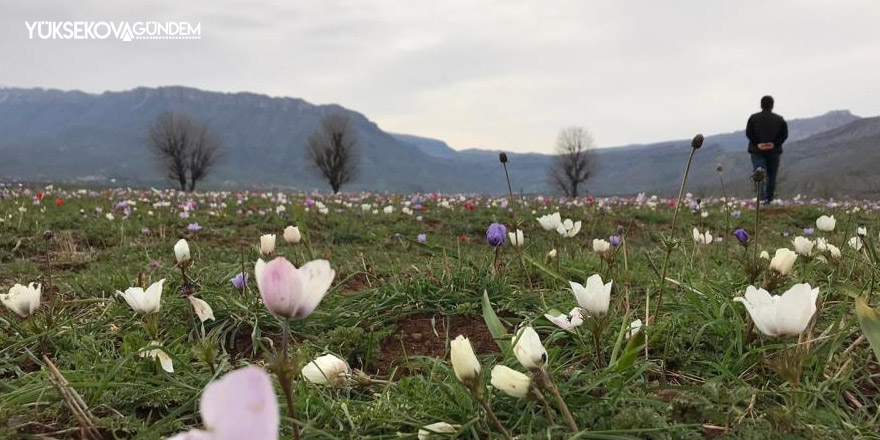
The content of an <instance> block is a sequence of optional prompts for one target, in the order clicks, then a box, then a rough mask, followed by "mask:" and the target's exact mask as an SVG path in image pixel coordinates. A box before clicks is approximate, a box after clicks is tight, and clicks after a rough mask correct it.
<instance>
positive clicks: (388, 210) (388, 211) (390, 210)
mask: <svg viewBox="0 0 880 440" xmlns="http://www.w3.org/2000/svg"><path fill="white" fill-rule="evenodd" d="M382 212H384V213H385V214H391V213H393V212H394V207H393V206H390V205H389V206H386V207H384V208H382Z"/></svg>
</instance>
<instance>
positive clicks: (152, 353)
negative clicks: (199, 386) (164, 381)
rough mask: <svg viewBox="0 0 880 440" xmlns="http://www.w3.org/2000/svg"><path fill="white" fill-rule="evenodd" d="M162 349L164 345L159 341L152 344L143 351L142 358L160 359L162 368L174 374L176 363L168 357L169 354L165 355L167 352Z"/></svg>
mask: <svg viewBox="0 0 880 440" xmlns="http://www.w3.org/2000/svg"><path fill="white" fill-rule="evenodd" d="M160 347H162V344H160V343H159V342H158V341H153V342H150V343H149V344H148V345H147V346H146V347H145V348H144V349H142V350H141V352H140V357H142V358H145V357H148V358H151V359H159V365H161V366H162V369H163V370H165V371H167V372H169V373H173V372H174V362H173V361H172V360H171V357H170V356H168V353H165V351H164V350H162V349H161V348H160Z"/></svg>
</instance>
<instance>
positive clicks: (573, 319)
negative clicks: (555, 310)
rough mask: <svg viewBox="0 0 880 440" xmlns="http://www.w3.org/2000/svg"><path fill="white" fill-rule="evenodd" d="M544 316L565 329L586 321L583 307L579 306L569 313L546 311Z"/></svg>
mask: <svg viewBox="0 0 880 440" xmlns="http://www.w3.org/2000/svg"><path fill="white" fill-rule="evenodd" d="M544 317H545V318H547V320H548V321H550V322H552V323H554V324H556V326H557V327H559V328H561V329H563V330H571V329H573V328H575V327H577V326H579V325H581V324H583V323H584V318H583V316H582V315H581V309H580V308H578V307H575V308H573V309H571V312H569V313H568V315H565V314H562V313H560V314H558V315H552V314H550V313H545V314H544Z"/></svg>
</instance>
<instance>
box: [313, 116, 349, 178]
mask: <svg viewBox="0 0 880 440" xmlns="http://www.w3.org/2000/svg"><path fill="white" fill-rule="evenodd" d="M307 150H308V156H309V161H310V162H311V163H312V165H313V166H314V167H315V169H316V170H317V171H318V172H319V173H320V174H321V176H322V177H324V179H325V180H327V183H329V184H330V187H331V188H332V189H333V192H334V193H338V192H339V188H341V187H342V185H345V184H346V183H349V182H351V181H352V180H353V179H354V178H355V177H357V173H358V165H359V159H360V157H359V148H358V142H357V134H356V133H355V127H354V123H353V122H352V120H351V118H349V117H348V116H346V115H342V114H331V115H328V116H325V117H324V119H323V120H321V126H320V127H319V128H318V129H317V130H315V132H314V133H312V134H311V136H309V141H308V148H307Z"/></svg>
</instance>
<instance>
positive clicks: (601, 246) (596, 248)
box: [593, 238, 611, 254]
mask: <svg viewBox="0 0 880 440" xmlns="http://www.w3.org/2000/svg"><path fill="white" fill-rule="evenodd" d="M610 249H611V243H609V242H607V241H605V240H604V239H601V238H594V239H593V252H597V253H600V254H604V253H605V252H608V250H610Z"/></svg>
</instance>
